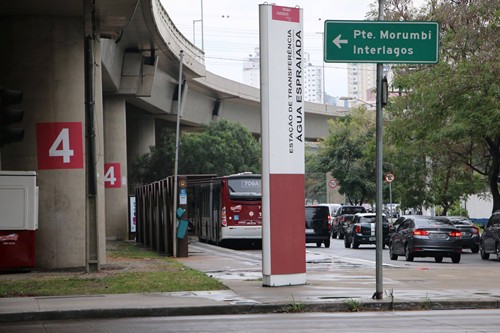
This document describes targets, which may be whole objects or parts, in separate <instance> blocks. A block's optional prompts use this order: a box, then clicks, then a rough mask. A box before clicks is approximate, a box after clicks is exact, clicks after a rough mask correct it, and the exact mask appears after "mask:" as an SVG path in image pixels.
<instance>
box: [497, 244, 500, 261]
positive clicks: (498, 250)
mask: <svg viewBox="0 0 500 333" xmlns="http://www.w3.org/2000/svg"><path fill="white" fill-rule="evenodd" d="M497 261H500V244H497Z"/></svg>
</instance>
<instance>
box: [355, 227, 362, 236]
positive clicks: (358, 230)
mask: <svg viewBox="0 0 500 333" xmlns="http://www.w3.org/2000/svg"><path fill="white" fill-rule="evenodd" d="M355 230H356V233H357V234H359V233H361V226H360V225H357V226H356V228H355Z"/></svg>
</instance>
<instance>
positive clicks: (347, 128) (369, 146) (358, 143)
mask: <svg viewBox="0 0 500 333" xmlns="http://www.w3.org/2000/svg"><path fill="white" fill-rule="evenodd" d="M374 147H375V118H374V114H373V113H369V112H368V111H367V109H366V108H365V107H360V108H356V109H354V111H353V113H352V114H351V115H349V116H348V117H345V118H338V119H337V120H335V121H330V124H329V135H328V137H326V138H325V139H324V141H323V142H321V144H320V150H319V155H318V158H319V160H320V165H322V167H323V172H331V174H332V176H333V177H334V178H335V179H336V180H337V181H338V182H339V193H340V194H342V195H345V197H346V198H347V200H348V201H349V202H350V203H351V204H362V203H364V202H368V201H374V199H375V187H376V179H375V153H374V152H375V148H374Z"/></svg>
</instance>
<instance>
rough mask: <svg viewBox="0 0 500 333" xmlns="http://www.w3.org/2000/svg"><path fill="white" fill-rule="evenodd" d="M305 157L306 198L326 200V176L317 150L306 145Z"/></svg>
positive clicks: (309, 200) (308, 199)
mask: <svg viewBox="0 0 500 333" xmlns="http://www.w3.org/2000/svg"><path fill="white" fill-rule="evenodd" d="M305 159H306V160H305V175H304V176H305V185H306V200H307V201H308V202H314V201H316V202H326V176H325V172H324V170H323V169H324V168H323V167H322V166H321V161H320V160H319V159H318V158H317V151H315V150H313V149H311V148H308V147H306V150H305Z"/></svg>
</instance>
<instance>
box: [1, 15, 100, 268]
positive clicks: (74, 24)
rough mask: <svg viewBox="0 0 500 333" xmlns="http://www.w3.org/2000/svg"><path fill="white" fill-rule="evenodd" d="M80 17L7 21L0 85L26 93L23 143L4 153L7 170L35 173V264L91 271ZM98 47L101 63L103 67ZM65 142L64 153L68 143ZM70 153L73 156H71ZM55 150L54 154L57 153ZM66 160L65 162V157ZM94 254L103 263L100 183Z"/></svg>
mask: <svg viewBox="0 0 500 333" xmlns="http://www.w3.org/2000/svg"><path fill="white" fill-rule="evenodd" d="M83 23H84V22H83V16H82V17H57V16H52V15H51V16H46V17H44V16H33V17H30V16H12V17H9V16H2V20H1V24H0V27H1V29H0V45H4V46H7V45H8V47H2V52H0V84H2V85H4V86H7V87H9V88H11V89H19V90H22V91H23V94H24V99H23V110H24V119H23V123H22V127H23V128H24V129H25V136H24V139H23V141H21V142H17V143H13V144H10V145H7V146H5V147H3V148H2V164H3V165H2V166H3V169H4V170H14V171H16V170H36V171H37V172H38V176H37V185H38V187H39V214H38V216H39V218H38V230H37V232H36V265H37V267H40V268H84V267H86V264H87V260H86V259H87V257H86V251H87V244H86V216H87V192H86V179H87V166H86V165H85V163H84V161H85V154H87V153H88V152H87V151H86V150H85V149H84V142H85V125H86V119H85V98H84V96H85V78H84V71H83V68H84V63H85V61H84V59H85V57H84V24H83ZM98 44H99V43H94V57H95V63H99V62H100V47H99V45H98ZM95 82H96V89H95V98H94V101H95V107H94V111H95V112H94V117H95V119H94V120H95V124H96V131H95V144H96V146H95V147H96V159H95V160H96V163H95V168H96V174H97V175H101V177H102V175H103V165H104V164H103V161H104V156H103V155H102V154H103V150H104V147H103V136H102V133H103V129H102V123H103V122H102V94H101V91H102V87H101V72H100V69H99V67H95ZM57 142H59V143H67V144H68V146H67V147H65V146H64V145H63V144H60V145H58V144H57ZM66 148H67V149H66ZM54 151H56V154H54V153H53V152H54ZM69 152H71V153H72V154H65V155H66V158H63V156H61V155H60V154H61V153H69ZM95 200H96V209H97V211H96V213H95V223H96V229H95V249H96V251H94V252H96V253H95V254H96V260H97V261H98V263H97V264H102V263H105V260H106V250H105V247H106V239H105V230H104V186H103V185H102V182H101V179H99V178H98V179H97V188H96V196H95Z"/></svg>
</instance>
